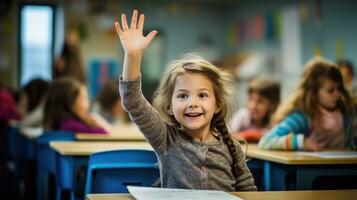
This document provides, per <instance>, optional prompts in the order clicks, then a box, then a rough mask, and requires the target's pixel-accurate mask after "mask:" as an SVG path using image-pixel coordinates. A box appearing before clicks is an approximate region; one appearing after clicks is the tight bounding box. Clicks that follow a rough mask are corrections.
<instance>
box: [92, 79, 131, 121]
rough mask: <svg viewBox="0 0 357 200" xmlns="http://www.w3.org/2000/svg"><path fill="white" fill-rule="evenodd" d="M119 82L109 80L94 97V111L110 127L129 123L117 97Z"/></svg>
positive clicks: (118, 96)
mask: <svg viewBox="0 0 357 200" xmlns="http://www.w3.org/2000/svg"><path fill="white" fill-rule="evenodd" d="M118 91H119V81H118V80H110V81H108V82H107V83H105V84H104V85H103V86H102V87H101V89H100V91H99V92H98V95H97V97H96V102H95V105H94V106H93V107H94V111H95V112H98V113H99V114H100V115H101V116H102V117H104V119H106V120H107V121H108V122H109V123H110V124H111V125H113V126H116V125H124V124H128V123H130V122H131V121H130V119H129V116H128V114H127V113H126V112H125V111H124V110H123V108H122V106H121V100H120V95H119V92H118Z"/></svg>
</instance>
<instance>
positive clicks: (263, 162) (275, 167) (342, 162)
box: [247, 145, 357, 191]
mask: <svg viewBox="0 0 357 200" xmlns="http://www.w3.org/2000/svg"><path fill="white" fill-rule="evenodd" d="M356 153H357V152H356ZM247 155H248V156H249V157H251V158H253V159H252V161H250V162H253V163H254V165H255V166H258V165H260V166H261V168H263V174H264V183H263V185H264V189H265V190H267V191H270V190H286V189H297V190H307V189H312V183H313V181H314V180H315V179H316V178H317V177H319V176H349V175H357V158H319V157H316V156H309V155H306V154H304V153H302V152H298V151H268V150H260V149H259V148H258V147H257V146H256V145H249V146H248V152H247ZM257 163H258V164H257ZM248 165H249V162H248ZM287 176H290V177H292V180H291V181H286V179H287ZM295 177H296V180H294V179H295Z"/></svg>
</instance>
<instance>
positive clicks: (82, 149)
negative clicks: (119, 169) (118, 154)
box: [50, 141, 152, 156]
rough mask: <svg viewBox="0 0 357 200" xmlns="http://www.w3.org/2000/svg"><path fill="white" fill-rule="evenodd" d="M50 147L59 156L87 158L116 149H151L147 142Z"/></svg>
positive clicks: (90, 143) (64, 143)
mask: <svg viewBox="0 0 357 200" xmlns="http://www.w3.org/2000/svg"><path fill="white" fill-rule="evenodd" d="M50 146H51V148H52V149H54V150H55V151H56V152H58V153H60V154H61V155H72V156H87V155H90V154H92V153H95V152H99V151H106V150H116V149H148V150H152V147H151V146H150V144H149V143H147V142H133V141H121V142H119V141H115V142H98V141H96V142H84V141H74V142H59V141H55V142H50Z"/></svg>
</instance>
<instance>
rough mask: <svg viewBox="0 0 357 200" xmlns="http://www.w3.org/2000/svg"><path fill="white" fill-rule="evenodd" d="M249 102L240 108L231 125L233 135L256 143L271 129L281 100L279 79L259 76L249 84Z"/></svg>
mask: <svg viewBox="0 0 357 200" xmlns="http://www.w3.org/2000/svg"><path fill="white" fill-rule="evenodd" d="M247 92H248V104H247V107H246V108H241V109H239V110H238V111H237V112H236V113H235V114H234V115H233V118H232V119H231V121H230V123H229V126H230V129H231V132H232V136H233V137H234V138H237V139H244V140H246V141H247V142H252V143H254V142H255V143H256V142H258V141H259V139H260V138H261V137H262V136H263V135H264V134H265V133H266V132H267V131H268V130H269V128H270V119H271V116H272V115H273V114H274V112H275V110H276V108H277V107H278V105H279V101H280V85H279V83H278V82H277V81H274V80H271V79H267V78H262V77H258V78H255V79H253V80H252V81H251V82H250V83H249V85H248V91H247Z"/></svg>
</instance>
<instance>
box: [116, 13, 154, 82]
mask: <svg viewBox="0 0 357 200" xmlns="http://www.w3.org/2000/svg"><path fill="white" fill-rule="evenodd" d="M144 21H145V16H144V14H140V17H139V21H138V11H137V10H134V12H133V17H132V19H131V24H130V27H129V26H128V23H127V19H126V15H125V14H122V15H121V25H122V27H120V24H119V22H115V30H116V32H117V34H118V36H119V39H120V42H121V44H122V46H123V49H124V52H125V56H124V66H123V73H122V78H123V80H134V79H136V78H138V77H139V75H140V65H141V59H142V55H143V53H144V50H145V48H146V47H147V46H149V44H150V43H151V41H152V40H153V39H154V37H155V35H156V34H157V31H156V30H154V31H151V32H150V33H149V34H148V35H147V36H146V37H145V36H144V35H143V27H144Z"/></svg>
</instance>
